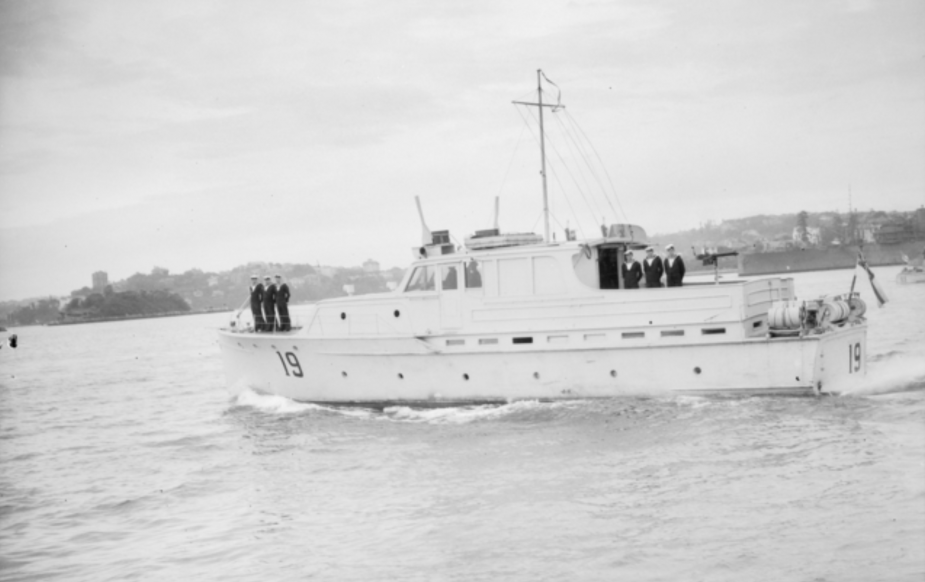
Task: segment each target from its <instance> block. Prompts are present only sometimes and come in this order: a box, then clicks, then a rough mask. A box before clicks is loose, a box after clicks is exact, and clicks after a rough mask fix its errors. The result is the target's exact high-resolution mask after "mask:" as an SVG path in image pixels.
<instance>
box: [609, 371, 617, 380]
mask: <svg viewBox="0 0 925 582" xmlns="http://www.w3.org/2000/svg"><path fill="white" fill-rule="evenodd" d="M610 377H611V378H616V377H617V371H616V370H611V371H610Z"/></svg>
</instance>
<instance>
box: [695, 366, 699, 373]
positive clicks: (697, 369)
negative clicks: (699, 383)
mask: <svg viewBox="0 0 925 582" xmlns="http://www.w3.org/2000/svg"><path fill="white" fill-rule="evenodd" d="M694 373H695V374H699V373H700V366H697V367H695V368H694Z"/></svg>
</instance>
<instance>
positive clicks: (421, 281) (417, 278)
mask: <svg viewBox="0 0 925 582" xmlns="http://www.w3.org/2000/svg"><path fill="white" fill-rule="evenodd" d="M435 274H436V273H435V269H434V268H433V267H431V266H423V267H415V269H414V272H413V273H411V279H410V280H409V281H408V286H407V287H405V291H433V290H435V289H436V286H435V285H434V275H435Z"/></svg>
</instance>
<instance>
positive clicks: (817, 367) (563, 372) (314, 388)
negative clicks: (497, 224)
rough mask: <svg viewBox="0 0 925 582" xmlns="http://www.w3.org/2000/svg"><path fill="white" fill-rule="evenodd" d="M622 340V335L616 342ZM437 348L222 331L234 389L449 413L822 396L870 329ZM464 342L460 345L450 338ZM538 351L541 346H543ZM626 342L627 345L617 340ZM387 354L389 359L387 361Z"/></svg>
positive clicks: (859, 368) (861, 364) (860, 356)
mask: <svg viewBox="0 0 925 582" xmlns="http://www.w3.org/2000/svg"><path fill="white" fill-rule="evenodd" d="M615 335H616V337H619V335H618V334H615ZM595 336H596V337H597V341H598V342H599V345H597V346H594V345H582V346H581V347H576V346H575V345H574V342H573V345H569V346H562V347H561V348H560V347H559V346H558V345H557V344H556V343H548V341H546V340H547V338H567V339H565V340H564V341H566V342H568V341H569V340H571V339H573V338H579V339H578V341H581V339H580V338H584V337H585V336H584V335H583V334H582V333H581V332H580V331H579V332H574V331H573V332H572V333H571V334H569V335H562V334H545V335H543V336H542V337H538V338H537V340H538V341H537V343H535V344H529V345H503V344H502V345H500V346H492V347H491V348H490V349H484V350H481V351H479V350H473V349H470V350H467V351H462V350H459V351H454V350H453V349H452V348H437V347H436V346H438V345H445V338H443V337H441V338H432V339H430V340H424V339H420V338H413V337H412V338H409V337H395V338H392V339H388V338H383V337H377V338H370V339H360V338H356V339H342V340H331V339H313V338H306V337H304V336H301V335H299V334H297V333H289V334H284V333H277V334H256V333H240V332H222V333H221V334H220V341H219V343H220V345H221V349H222V354H223V357H224V360H225V370H226V375H227V380H228V385H229V389H230V390H231V392H232V393H237V392H240V391H242V390H245V389H248V388H250V389H254V390H258V391H261V392H267V393H273V394H279V395H282V396H286V397H289V398H292V399H295V400H300V401H309V402H336V403H386V402H392V403H417V404H453V403H460V402H490V401H509V400H519V399H540V400H554V399H573V398H601V397H614V396H622V395H633V394H652V393H660V392H661V393H690V394H703V393H714V394H756V395H758V394H807V395H808V394H817V393H820V392H833V391H838V387H839V385H840V384H841V383H842V381H845V380H848V379H850V378H852V377H858V376H861V375H863V374H864V373H865V372H866V349H867V347H866V326H865V325H855V326H846V327H844V328H840V329H835V330H832V331H829V332H827V333H824V334H820V335H809V336H805V337H802V338H800V337H795V338H767V337H756V338H749V339H744V340H733V341H729V340H727V341H717V342H709V343H697V344H693V345H692V344H682V343H676V344H665V345H651V344H647V345H638V346H632V347H631V346H625V345H624V346H619V345H618V342H620V341H621V340H617V339H615V340H611V342H610V343H608V334H595ZM454 337H459V336H454ZM541 339H542V340H543V341H539V340H541ZM624 343H625V342H624ZM386 350H387V351H386Z"/></svg>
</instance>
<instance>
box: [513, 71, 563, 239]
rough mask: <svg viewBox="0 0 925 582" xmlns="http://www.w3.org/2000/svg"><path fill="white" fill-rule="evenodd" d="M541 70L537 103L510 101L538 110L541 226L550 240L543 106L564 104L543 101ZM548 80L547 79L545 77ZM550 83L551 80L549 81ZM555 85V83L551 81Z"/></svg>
mask: <svg viewBox="0 0 925 582" xmlns="http://www.w3.org/2000/svg"><path fill="white" fill-rule="evenodd" d="M543 76H544V75H543V70H542V69H537V70H536V92H537V96H538V102H537V103H526V102H524V101H512V103H514V104H515V105H530V106H532V107H537V108H539V110H540V176H541V177H542V178H543V227H544V240H545V241H546V242H549V241H550V237H549V191H548V189H547V187H546V134H545V132H544V130H543V108H544V107H549V108H551V109H552V110H553V111H555V110H556V109H558V108H559V107H565V105H562V104H559V103H557V104H556V105H547V104H544V103H543ZM547 80H548V79H547ZM549 82H550V83H552V81H549ZM553 85H555V83H553Z"/></svg>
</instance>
